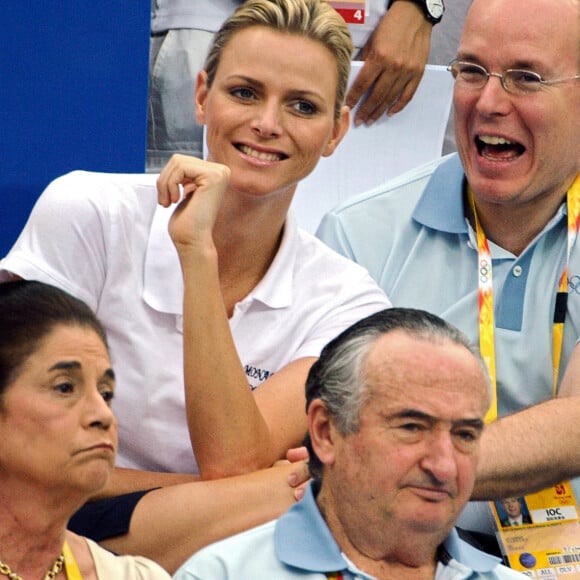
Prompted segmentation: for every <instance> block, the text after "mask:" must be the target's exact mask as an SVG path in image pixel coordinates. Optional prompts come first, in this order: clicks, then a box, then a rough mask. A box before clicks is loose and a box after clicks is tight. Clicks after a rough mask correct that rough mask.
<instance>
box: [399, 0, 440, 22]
mask: <svg viewBox="0 0 580 580" xmlns="http://www.w3.org/2000/svg"><path fill="white" fill-rule="evenodd" d="M393 1H394V0H391V2H390V3H391V4H392V3H393ZM406 1H407V2H413V4H417V6H420V7H421V9H422V10H423V14H424V15H425V18H426V19H427V20H428V21H429V22H431V24H437V23H438V22H441V18H443V13H444V12H445V4H444V2H443V0H406Z"/></svg>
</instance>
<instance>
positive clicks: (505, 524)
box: [491, 481, 580, 580]
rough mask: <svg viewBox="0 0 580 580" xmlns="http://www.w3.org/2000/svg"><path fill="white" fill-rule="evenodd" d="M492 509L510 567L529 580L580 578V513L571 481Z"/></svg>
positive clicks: (517, 498)
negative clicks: (530, 579)
mask: <svg viewBox="0 0 580 580" xmlns="http://www.w3.org/2000/svg"><path fill="white" fill-rule="evenodd" d="M491 507H492V512H493V517H494V520H495V524H496V526H497V538H498V541H499V545H500V547H501V549H502V552H503V554H504V556H505V559H506V560H507V563H508V565H509V566H510V568H513V569H514V570H518V571H519V572H522V573H524V574H525V575H526V576H529V577H530V578H543V579H545V580H572V579H573V578H578V579H580V519H579V515H580V514H579V511H578V503H577V501H576V498H575V497H574V492H573V491H572V487H571V485H570V482H568V481H566V482H564V483H560V484H558V485H555V486H553V487H549V488H547V489H544V490H542V491H539V492H537V493H534V494H530V495H526V496H522V497H512V498H506V499H503V500H501V501H493V502H491Z"/></svg>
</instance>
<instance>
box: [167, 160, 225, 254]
mask: <svg viewBox="0 0 580 580" xmlns="http://www.w3.org/2000/svg"><path fill="white" fill-rule="evenodd" d="M229 178H230V169H229V167H227V166H225V165H221V164H219V163H213V162H211V161H204V160H202V159H198V158H197V157H190V156H188V155H179V154H176V155H173V156H172V157H171V159H170V160H169V162H168V163H167V165H166V166H165V167H164V168H163V171H162V172H161V174H160V175H159V178H158V179H157V192H158V198H157V199H158V202H159V204H160V205H162V206H163V207H169V206H170V205H171V204H174V203H178V204H179V205H178V206H177V208H176V210H175V212H174V213H173V216H172V218H171V221H170V223H169V233H170V235H171V239H172V240H173V243H174V244H175V245H176V246H177V249H178V250H179V249H180V247H183V246H191V245H195V244H196V243H198V242H202V243H203V242H207V241H208V239H211V235H212V230H213V226H214V224H215V221H216V218H217V214H218V211H219V207H220V205H221V202H222V198H223V194H224V192H225V190H226V188H227V186H228V183H229Z"/></svg>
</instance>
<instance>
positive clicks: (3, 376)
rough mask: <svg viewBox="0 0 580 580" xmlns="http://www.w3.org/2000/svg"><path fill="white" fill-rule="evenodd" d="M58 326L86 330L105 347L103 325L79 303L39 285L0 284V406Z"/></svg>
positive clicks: (54, 288)
mask: <svg viewBox="0 0 580 580" xmlns="http://www.w3.org/2000/svg"><path fill="white" fill-rule="evenodd" d="M59 325H65V326H81V327H86V328H90V329H92V330H94V331H95V332H96V333H97V335H98V336H99V337H100V338H101V340H102V341H103V344H104V345H105V346H107V338H106V334H105V330H104V328H103V326H102V325H101V323H100V322H99V321H98V319H97V317H96V316H95V314H94V313H93V311H92V310H91V309H90V308H89V307H88V306H87V305H86V304H85V303H84V302H82V301H81V300H78V299H77V298H74V297H73V296H71V295H70V294H67V293H66V292H64V291H63V290H60V289H58V288H56V287H54V286H50V285H49V284H44V283H42V282H33V281H29V280H17V281H12V282H4V283H1V284H0V404H1V401H2V396H3V394H4V392H5V390H6V388H7V387H8V385H10V383H11V382H12V381H13V380H14V379H15V378H16V376H17V374H18V372H19V369H20V367H21V365H22V364H23V363H24V362H25V361H26V359H27V358H28V357H30V356H31V355H32V354H34V352H35V351H36V349H37V348H38V347H39V343H40V342H41V341H42V340H43V339H44V338H45V337H46V336H47V335H48V334H50V332H51V331H52V330H53V329H54V328H55V327H56V326H59Z"/></svg>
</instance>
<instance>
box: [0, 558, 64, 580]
mask: <svg viewBox="0 0 580 580" xmlns="http://www.w3.org/2000/svg"><path fill="white" fill-rule="evenodd" d="M63 564H64V556H63V555H62V554H61V555H60V556H59V557H58V558H57V559H56V560H55V561H54V564H53V565H52V568H51V569H50V570H49V571H48V572H47V573H46V574H45V575H44V578H43V579H42V580H54V578H56V577H57V576H58V575H59V574H60V572H61V571H62V567H63ZM0 574H1V575H2V576H8V578H9V579H10V580H22V578H21V577H20V576H19V575H18V574H16V572H12V570H11V568H10V566H8V564H4V562H2V561H1V560H0Z"/></svg>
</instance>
